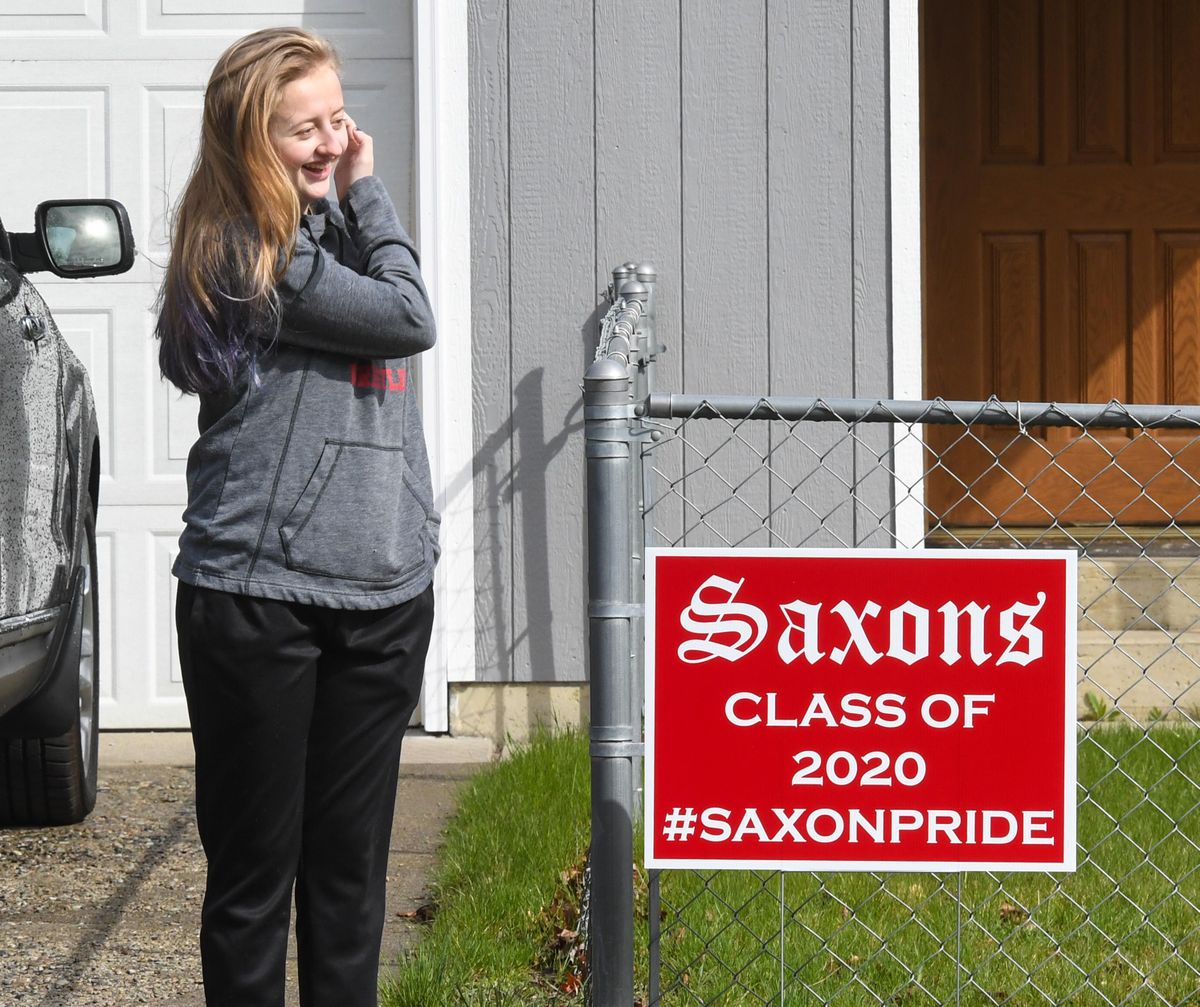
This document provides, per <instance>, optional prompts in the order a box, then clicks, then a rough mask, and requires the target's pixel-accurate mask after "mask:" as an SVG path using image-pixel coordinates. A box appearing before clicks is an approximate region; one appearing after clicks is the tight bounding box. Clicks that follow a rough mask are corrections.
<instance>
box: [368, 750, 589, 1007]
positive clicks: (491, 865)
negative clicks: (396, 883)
mask: <svg viewBox="0 0 1200 1007" xmlns="http://www.w3.org/2000/svg"><path fill="white" fill-rule="evenodd" d="M590 770H591V765H590V762H589V760H588V742H587V736H586V735H580V734H578V733H568V734H560V735H556V736H553V737H551V736H541V737H539V738H536V739H535V740H534V741H533V742H532V743H531V744H530V745H528V746H527V747H525V748H523V749H521V750H519V751H517V752H516V753H515V754H513V755H512V756H511V757H510V758H508V759H506V760H504V761H503V762H500V763H497V764H496V765H494V766H491V767H489V768H488V769H486V770H484V771H483V772H481V773H479V774H478V775H477V776H476V777H475V778H474V779H473V780H472V781H471V783H469V784H468V785H467V787H466V789H465V790H464V791H463V796H462V798H461V800H460V803H459V807H458V810H457V812H456V814H455V816H454V819H453V820H452V821H451V823H450V826H449V828H448V830H447V833H446V839H445V845H444V846H443V848H442V853H441V862H440V864H439V867H438V870H437V872H436V876H435V890H434V893H433V894H434V897H435V901H436V904H437V908H436V912H435V914H434V917H433V920H432V922H431V923H430V925H429V930H428V932H427V933H426V934H425V936H424V937H423V938H422V940H421V943H420V944H419V946H418V947H417V949H416V951H415V953H413V954H412V955H411V956H410V957H409V959H408V960H407V961H406V962H405V963H404V964H403V967H402V969H401V970H400V972H399V975H398V978H397V980H396V981H395V982H394V983H391V984H385V986H384V988H383V989H382V991H381V996H380V1002H381V1004H383V1005H384V1007H439V1005H471V1007H474V1005H479V1007H484V1005H489V1007H491V1005H494V1007H500V1005H505V1007H507V1005H509V1004H523V1005H524V1004H550V1003H554V1002H556V1000H557V999H563V998H559V997H556V996H555V994H554V989H555V983H554V980H555V979H556V978H557V977H556V976H555V975H554V974H553V969H552V965H553V963H552V962H551V963H547V972H546V974H543V972H542V970H541V969H539V967H538V963H539V961H541V960H542V959H543V958H545V957H546V956H547V946H548V944H549V943H550V942H551V941H552V940H553V937H554V935H555V933H556V932H557V931H558V930H561V929H563V927H561V926H560V927H557V928H556V927H555V923H556V922H558V923H568V922H570V921H569V920H561V919H556V918H555V915H554V913H553V912H552V907H553V906H554V903H555V896H556V895H558V894H559V893H560V892H561V891H562V890H563V889H564V888H565V887H567V886H565V885H564V882H563V878H562V874H563V872H565V871H569V870H570V868H571V867H572V866H574V865H576V864H578V863H579V862H580V861H581V860H582V858H583V856H584V854H585V852H586V850H587V845H588V835H589V818H590V796H589V794H590V790H589V773H590ZM574 1002H579V1000H578V998H576V999H575V1001H574Z"/></svg>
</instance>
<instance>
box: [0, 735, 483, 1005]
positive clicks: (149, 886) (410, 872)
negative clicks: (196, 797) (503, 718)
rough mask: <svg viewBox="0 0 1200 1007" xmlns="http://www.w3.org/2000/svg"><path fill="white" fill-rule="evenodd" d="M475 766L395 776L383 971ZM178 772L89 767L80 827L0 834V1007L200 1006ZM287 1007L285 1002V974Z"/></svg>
mask: <svg viewBox="0 0 1200 1007" xmlns="http://www.w3.org/2000/svg"><path fill="white" fill-rule="evenodd" d="M476 768H478V767H477V764H470V765H467V764H451V765H434V764H416V765H409V764H405V765H403V766H402V768H401V780H400V789H399V793H398V795H397V815H396V823H395V827H394V829H393V836H392V853H391V861H390V872H389V873H390V877H389V891H388V923H387V930H386V932H385V936H384V951H383V956H382V957H383V960H384V961H385V962H392V961H395V960H396V957H397V956H398V955H399V954H400V953H401V952H402V951H403V949H404V948H405V947H406V946H410V945H411V943H412V942H413V941H414V940H415V936H416V928H417V927H418V926H419V925H418V924H415V923H413V922H411V920H410V919H409V918H407V917H405V916H403V915H401V914H404V913H406V912H411V911H412V910H415V909H416V908H417V907H418V906H419V905H420V904H421V903H422V901H423V898H424V893H425V891H426V886H427V879H428V876H429V871H430V870H431V868H432V866H433V863H434V858H435V854H436V850H437V846H438V844H439V841H440V837H441V834H442V829H443V828H444V825H445V822H446V820H447V818H448V817H449V815H450V813H451V812H452V810H453V807H454V802H455V794H456V791H457V789H458V787H459V786H460V785H461V784H462V782H463V781H464V780H466V779H467V778H468V777H469V776H470V775H471V773H472V772H473V771H474V770H475V769H476ZM192 785H193V777H192V770H191V768H190V767H188V766H163V765H116V766H106V765H105V764H104V762H103V757H102V762H101V768H100V794H99V797H98V799H97V802H96V810H95V811H94V812H93V813H92V814H91V816H90V817H89V818H88V819H87V821H85V822H83V823H82V824H81V825H75V826H70V827H66V828H58V829H9V830H0V1004H3V1005H4V1007H10V1005H18V1004H19V1005H26V1004H29V1005H35V1004H36V1005H41V1007H91V1005H95V1007H124V1005H126V1004H147V1003H170V1004H177V1005H180V1007H192V1005H202V1004H203V1003H204V997H203V991H202V988H201V985H200V962H199V954H198V950H197V944H196V936H197V932H198V928H199V919H200V900H201V897H202V896H203V892H204V855H203V852H202V851H201V849H200V841H199V838H198V837H197V835H196V826H195V804H194V801H193V790H192ZM289 973H290V974H289V986H290V987H291V990H292V992H291V994H290V996H289V1002H290V1003H295V1002H296V995H295V984H294V978H295V977H294V968H293V967H292V963H289Z"/></svg>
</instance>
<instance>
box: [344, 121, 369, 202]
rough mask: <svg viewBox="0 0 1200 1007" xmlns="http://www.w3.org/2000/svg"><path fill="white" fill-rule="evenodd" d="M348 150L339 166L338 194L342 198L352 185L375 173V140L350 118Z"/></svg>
mask: <svg viewBox="0 0 1200 1007" xmlns="http://www.w3.org/2000/svg"><path fill="white" fill-rule="evenodd" d="M348 121H349V130H348V133H347V146H346V152H345V153H344V154H343V155H342V159H341V160H340V161H338V166H337V196H338V199H339V200H340V199H341V198H342V197H343V196H345V195H346V190H347V189H349V188H350V186H351V185H352V184H353V183H355V182H356V181H358V180H359V179H360V178H363V177H365V176H367V175H373V174H374V173H375V142H374V141H373V140H372V139H371V137H370V136H369V135H368V134H366V133H364V132H363V131H362V130H361V129H359V128H358V126H356V125H355V124H354V120H353V119H350V120H348Z"/></svg>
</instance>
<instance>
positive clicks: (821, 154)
mask: <svg viewBox="0 0 1200 1007" xmlns="http://www.w3.org/2000/svg"><path fill="white" fill-rule="evenodd" d="M886 9H887V4H886V0H804V2H784V0H724V2H722V0H674V2H669V3H668V2H663V0H652V2H650V3H646V2H645V0H643V2H640V3H634V2H633V0H592V2H590V3H588V2H585V0H574V2H572V3H568V4H563V3H560V2H550V0H471V4H470V52H471V68H470V72H471V177H472V208H471V218H472V242H473V250H472V257H473V268H472V278H471V283H472V301H473V311H474V318H473V335H474V350H473V365H474V390H473V391H474V404H475V452H476V455H475V513H476V522H475V534H476V606H477V607H476V632H477V655H476V659H477V667H478V672H479V678H480V679H481V680H484V681H531V680H532V681H553V680H559V681H564V680H575V679H579V678H582V677H583V676H584V673H585V672H584V663H585V654H586V639H587V638H586V613H585V588H586V570H585V566H584V543H585V526H584V513H583V506H584V505H583V499H584V492H583V436H582V428H581V424H582V408H581V401H580V392H579V382H580V379H581V377H582V373H583V370H584V367H585V366H586V364H587V362H588V360H590V357H591V353H592V347H593V346H594V340H595V333H596V323H597V320H598V318H599V317H600V315H601V314H602V313H603V310H604V308H605V305H604V304H603V301H602V297H601V294H600V291H602V290H603V288H604V286H605V284H606V283H607V282H608V278H609V270H610V269H611V267H612V266H613V265H616V264H617V263H618V262H620V261H623V260H625V259H627V258H635V259H639V260H645V259H649V260H652V261H654V262H655V264H656V265H657V266H658V274H659V284H658V302H657V303H658V325H659V333H660V336H661V338H662V341H663V342H665V343H666V344H667V346H668V347H669V349H668V352H667V354H666V356H665V357H663V358H662V360H661V361H660V367H659V375H660V377H659V387H660V388H661V389H662V390H666V391H670V390H679V391H689V392H742V393H754V394H758V393H766V392H771V393H775V394H820V395H829V396H845V395H860V396H871V397H877V396H885V395H887V394H889V392H890V375H891V359H890V332H889V326H890V311H889V258H888V134H887V87H886V85H887V19H886ZM751 436H752V437H753V438H757V439H756V440H755V442H754V443H755V446H756V447H758V448H759V449H760V450H762V451H766V450H768V449H773V450H774V453H773V454H772V461H773V463H775V462H777V463H778V468H777V471H778V473H779V477H780V480H781V481H777V482H776V484H775V485H771V484H770V482H769V481H768V479H767V477H766V476H765V475H762V476H761V477H759V478H756V479H755V480H754V481H753V482H752V483H751V484H750V485H749V486H748V487H747V488H746V494H747V496H748V498H752V499H753V500H754V501H755V503H756V506H757V505H759V504H761V505H762V506H764V507H769V506H770V505H771V500H772V498H773V497H774V496H776V495H777V494H778V493H781V492H784V488H783V482H786V481H787V476H788V474H789V470H790V469H796V470H798V468H797V467H798V466H801V465H804V464H806V462H805V460H804V458H803V457H801V456H800V455H799V454H798V453H794V452H793V453H789V445H787V444H783V445H770V444H769V443H768V442H767V435H766V432H765V431H761V432H760V431H755V432H753V434H752V435H751ZM822 436H827V437H829V438H834V437H836V436H838V434H837V433H836V432H834V431H833V430H830V431H829V432H828V433H824V432H823V433H822ZM882 436H883V432H882V431H880V437H882ZM882 443H883V441H882V440H881V441H880V444H882ZM871 447H876V445H871ZM868 454H869V451H868ZM840 464H841V465H842V468H843V471H832V472H829V473H827V474H825V476H824V477H823V481H821V480H817V481H813V482H812V484H811V486H807V487H806V489H805V490H804V492H805V493H806V494H808V495H809V496H810V497H811V502H812V503H813V504H814V505H819V504H821V503H822V501H823V500H827V499H830V498H831V497H830V494H832V493H836V492H839V491H840V492H841V494H842V495H843V496H844V494H845V491H844V489H841V487H842V486H843V485H844V482H843V480H850V479H853V478H854V476H855V472H854V469H855V468H857V467H858V466H859V465H860V464H863V462H862V461H861V460H859V459H854V458H853V456H852V455H849V454H847V455H845V456H844V458H843V461H842V462H841V463H840ZM696 486H697V489H698V491H700V492H703V490H702V488H701V487H702V483H701V482H700V481H699V480H697V483H696ZM714 492H716V491H715V490H714ZM784 520H785V522H786V521H789V520H793V519H792V518H791V517H788V518H786V519H784ZM794 521H795V522H796V523H795V525H794V526H791V527H789V526H786V523H785V526H784V527H783V528H782V531H783V532H784V534H785V535H786V537H787V538H788V539H790V540H794V539H795V538H796V537H797V536H798V535H801V534H803V533H804V532H805V529H804V528H803V518H795V519H794ZM838 521H839V524H838V527H837V535H838V537H843V538H844V539H845V540H846V541H849V540H852V539H854V538H855V537H858V538H862V537H863V536H864V535H865V532H866V530H867V529H868V528H869V527H870V525H871V524H873V523H874V522H873V519H871V518H870V517H869V515H862V514H857V515H856V513H855V511H854V509H853V508H852V507H850V506H847V507H846V508H845V510H844V512H839V515H838ZM825 541H826V542H829V541H832V540H831V539H827V540H825ZM765 542H766V539H765V538H764V539H763V543H764V544H765ZM814 544H816V543H814Z"/></svg>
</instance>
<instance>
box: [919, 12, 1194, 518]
mask: <svg viewBox="0 0 1200 1007" xmlns="http://www.w3.org/2000/svg"><path fill="white" fill-rule="evenodd" d="M922 30H923V38H922V44H923V50H922V102H923V109H922V120H923V125H922V130H923V135H922V142H923V151H924V170H925V174H924V185H925V192H924V196H925V200H924V205H925V214H926V216H925V248H926V259H925V304H926V335H925V348H926V362H925V373H926V376H927V386H926V392H927V394H928V395H929V396H942V397H945V398H956V399H982V398H986V397H988V396H989V395H996V396H998V397H1000V398H1002V399H1010V400H1025V401H1031V400H1034V401H1041V400H1050V401H1060V402H1077V401H1086V402H1106V401H1108V400H1109V399H1119V400H1121V401H1122V402H1157V403H1176V402H1178V403H1194V402H1200V74H1197V73H1195V71H1194V60H1189V58H1188V57H1189V56H1190V55H1191V54H1193V53H1194V52H1196V51H1200V0H1155V2H1149V0H1146V2H1142V0H1136V2H1135V0H926V2H925V3H924V5H923V29H922ZM954 436H955V435H954V434H952V433H951V432H949V431H942V432H940V433H939V432H936V431H932V432H931V434H930V438H929V439H930V443H931V446H932V447H933V448H934V449H935V450H939V449H941V450H948V449H949V445H950V444H951V442H952V441H953V440H954ZM1012 440H1013V431H1012V430H1011V429H1008V430H1004V429H998V430H990V431H987V432H983V433H981V435H980V437H979V439H978V440H975V439H972V438H968V439H966V440H965V441H960V442H959V443H957V445H956V446H955V448H954V449H953V464H952V465H947V466H944V467H934V468H933V469H932V470H931V471H930V473H929V503H930V507H931V509H932V510H933V512H934V513H935V514H938V515H940V516H941V518H942V519H943V520H944V521H946V522H947V523H950V524H978V523H990V522H991V521H992V520H993V516H998V517H1000V518H1001V520H1003V522H1004V523H1006V524H1011V525H1044V524H1047V523H1049V522H1050V521H1051V520H1052V519H1053V517H1054V516H1058V517H1059V518H1060V519H1061V520H1063V521H1065V522H1068V523H1070V522H1096V521H1105V522H1106V521H1107V520H1108V519H1109V517H1110V515H1120V519H1121V520H1122V521H1123V522H1125V523H1130V524H1162V523H1166V522H1169V521H1170V520H1171V519H1173V518H1174V519H1180V520H1188V521H1196V520H1200V507H1198V506H1197V503H1196V499H1195V498H1196V492H1195V489H1196V485H1197V483H1196V481H1195V480H1194V479H1193V477H1192V476H1191V475H1189V474H1187V472H1184V471H1175V472H1173V473H1172V472H1164V471H1163V470H1164V466H1165V465H1166V461H1167V451H1168V450H1172V451H1173V450H1179V449H1181V448H1183V446H1185V445H1187V444H1188V443H1189V437H1188V436H1187V435H1185V434H1180V433H1163V434H1161V435H1155V436H1153V437H1151V436H1146V435H1143V436H1133V435H1132V434H1131V432H1129V431H1102V432H1101V431H1096V432H1094V433H1092V434H1089V435H1086V436H1079V434H1078V432H1072V431H1066V430H1051V431H1045V432H1043V433H1042V434H1041V436H1040V437H1039V438H1037V439H1028V438H1027V439H1022V440H1020V441H1019V442H1018V443H1015V444H1014V443H1010V442H1011V441H1012ZM996 452H1003V457H1002V459H1001V465H1000V466H999V467H998V466H997V465H996V463H995V459H994V457H993V455H994V454H995V453H996ZM1114 453H1117V454H1118V457H1117V460H1116V461H1115V462H1114V460H1113V458H1112V455H1113V454H1114ZM1055 454H1057V460H1056V461H1055V462H1053V463H1052V462H1051V458H1052V456H1053V455H1055ZM1193 454H1194V452H1192V451H1191V450H1190V449H1189V451H1188V458H1191V457H1192V455H1193ZM947 461H949V459H947ZM1189 464H1191V463H1190V462H1189ZM947 468H950V469H952V470H953V471H954V472H955V475H956V476H957V477H958V478H955V477H953V476H951V475H950V473H949V472H947V471H946V469H947ZM1190 471H1191V472H1192V473H1194V474H1195V475H1196V477H1197V478H1200V468H1195V467H1193V468H1192V469H1191V470H1190ZM1148 484H1153V485H1154V486H1155V493H1156V495H1157V498H1158V503H1157V504H1156V503H1154V502H1151V501H1149V500H1147V499H1146V498H1145V495H1144V494H1141V493H1140V491H1139V490H1138V487H1139V486H1142V485H1148ZM964 485H965V486H968V487H969V491H968V490H966V489H964ZM1164 494H1165V496H1164ZM968 497H969V498H970V499H968ZM1163 503H1165V504H1166V509H1165V510H1164V509H1163V507H1162V506H1160V505H1159V504H1163Z"/></svg>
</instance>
